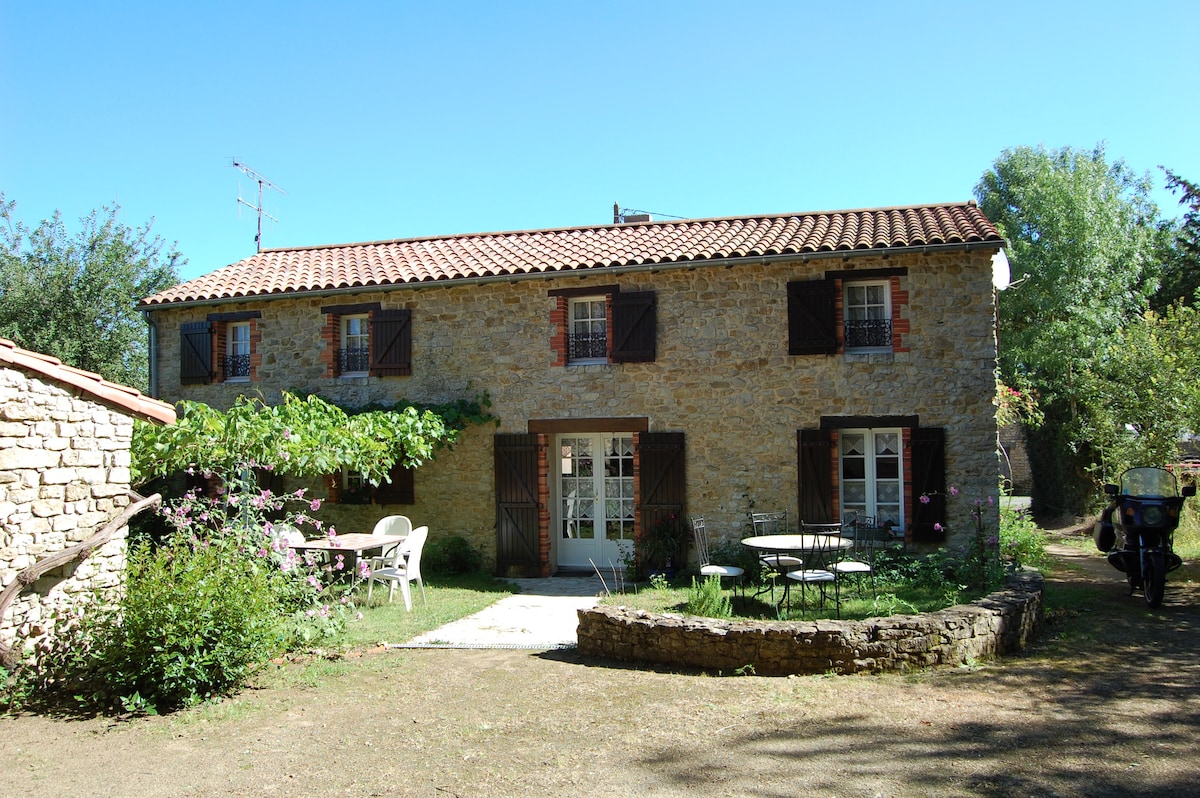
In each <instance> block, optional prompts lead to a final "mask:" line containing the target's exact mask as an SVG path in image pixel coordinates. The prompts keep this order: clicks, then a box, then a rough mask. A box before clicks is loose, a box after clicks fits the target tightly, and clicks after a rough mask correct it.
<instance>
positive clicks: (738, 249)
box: [140, 202, 1004, 308]
mask: <svg viewBox="0 0 1200 798" xmlns="http://www.w3.org/2000/svg"><path fill="white" fill-rule="evenodd" d="M972 244H980V245H986V244H995V245H996V246H997V247H1001V246H1003V244H1004V241H1003V238H1002V237H1001V236H1000V234H999V233H998V232H997V230H996V228H995V227H994V226H993V225H992V223H991V222H989V221H988V220H987V218H986V217H985V216H984V215H983V212H982V211H980V210H979V208H978V207H977V206H976V205H975V203H974V202H965V203H952V204H942V205H914V206H906V207H896V208H869V209H863V210H847V211H821V212H813V213H796V214H780V215H768V216H731V217H724V218H718V219H684V220H672V221H650V222H638V223H633V224H613V225H602V226H593V227H567V228H557V229H549V230H520V231H512V232H500V233H471V234H464V235H447V236H435V237H432V238H404V239H395V240H391V241H370V242H366V243H358V244H331V245H324V246H315V247H298V248H286V249H268V250H264V251H263V252H260V253H258V254H256V255H253V256H251V257H249V258H246V259H244V260H241V261H238V262H237V263H234V264H232V265H230V266H226V267H224V268H222V269H217V270H216V271H214V272H211V273H209V274H206V275H204V276H203V277H198V278H196V279H195V280H190V281H188V282H186V283H182V284H180V285H177V286H174V287H172V288H169V289H167V290H166V291H163V292H161V293H158V294H155V295H153V296H150V297H147V298H145V299H143V300H142V301H141V303H140V306H141V307H143V308H147V307H152V306H161V305H170V304H175V303H190V302H206V301H208V302H211V301H218V300H227V299H239V298H252V297H269V296H278V295H282V294H293V293H301V292H325V291H338V290H347V289H354V288H369V287H376V286H393V285H404V284H412V283H428V282H437V281H455V280H478V279H486V278H497V277H510V278H511V277H514V276H533V275H538V274H548V273H555V272H579V271H589V270H596V269H605V268H621V267H634V266H643V265H664V266H665V265H670V264H685V263H686V264H695V265H703V264H704V263H705V262H706V261H728V260H730V259H738V258H758V257H777V256H788V255H798V256H803V255H805V254H812V255H817V254H820V253H837V252H844V253H846V254H847V255H859V254H871V253H878V252H891V251H895V250H905V249H913V248H941V247H961V246H969V245H972Z"/></svg>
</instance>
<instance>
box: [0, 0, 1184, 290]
mask: <svg viewBox="0 0 1200 798" xmlns="http://www.w3.org/2000/svg"><path fill="white" fill-rule="evenodd" d="M1137 5H1142V7H1140V8H1134V6H1135V4H1133V3H1127V2H1126V3H1115V2H1107V1H1106V0H1105V1H1101V2H1090V3H1083V2H1080V3H1075V2H1064V3H1051V2H1048V0H1044V1H1043V2H1030V3H1026V2H1009V3H965V2H958V3H921V2H912V3H896V2H887V3H884V2H879V3H875V2H857V3H845V4H839V3H824V2H823V3H816V2H813V3H809V2H798V1H797V2H758V3H753V2H751V3H743V4H735V3H728V2H707V1H705V0H696V1H694V2H656V1H655V0H642V2H636V3H629V2H625V3H614V2H582V1H581V2H556V3H552V2H521V0H512V1H511V2H504V3H501V2H420V3H410V2H394V3H353V2H348V3H345V4H334V3H329V2H320V3H308V2H288V3H283V2H280V3H262V2H252V1H251V0H245V1H244V2H204V3H192V4H184V3H175V2H161V0H160V2H153V3H149V2H147V3H141V2H120V1H119V0H118V2H111V3H100V2H89V3H84V2H77V3H72V2H54V0H42V1H41V2H25V0H19V1H18V0H0V74H2V75H3V79H2V80H0V99H2V104H0V108H2V109H3V110H2V111H0V191H2V192H4V194H5V195H6V197H7V199H9V200H16V202H17V214H16V215H17V217H18V218H19V219H21V220H23V221H24V222H26V223H27V224H30V225H33V224H36V223H37V222H38V221H39V220H40V219H43V218H45V217H48V216H49V215H51V214H52V213H53V212H54V210H55V209H59V210H61V211H62V213H63V215H64V217H65V219H66V220H67V222H68V225H69V226H70V227H72V229H74V228H76V227H77V220H78V218H79V217H80V216H83V215H85V214H87V213H88V212H89V211H91V210H92V209H94V208H99V207H100V206H102V205H105V204H110V203H113V202H117V203H119V204H120V205H121V208H122V210H121V219H122V221H123V222H124V223H126V224H127V225H130V226H137V225H139V224H142V223H144V222H146V221H148V220H149V219H150V218H152V217H153V218H154V231H155V232H157V233H158V234H159V235H161V236H162V237H163V238H165V239H166V240H167V241H168V242H177V243H178V246H179V249H180V251H181V252H182V253H183V255H184V256H185V257H186V258H187V259H188V263H187V264H186V265H185V266H183V268H182V270H181V272H182V276H183V277H184V278H191V277H196V276H198V275H200V274H203V273H205V272H209V271H212V270H213V269H216V268H219V267H221V266H223V265H226V264H228V263H232V262H234V261H237V260H239V259H241V258H243V257H247V256H249V255H252V254H253V253H254V247H255V245H254V235H255V226H256V221H255V215H254V213H253V212H252V211H250V210H248V209H247V208H246V207H244V206H239V204H238V197H239V195H240V196H241V197H242V198H244V199H246V200H248V201H250V202H252V203H254V202H256V201H257V196H256V192H257V185H256V184H255V183H254V182H252V181H251V180H250V179H248V178H247V177H246V176H245V175H244V174H243V173H241V172H240V171H238V170H237V169H235V168H233V167H232V166H231V160H232V158H234V157H236V158H237V159H238V160H239V161H241V162H244V163H245V164H248V165H249V166H250V167H252V168H253V169H254V170H256V171H257V172H259V173H260V174H262V175H264V176H265V177H266V178H268V179H269V180H271V181H272V182H273V183H275V184H276V185H278V186H279V187H281V188H282V189H283V190H284V191H286V192H287V193H286V195H284V194H280V193H277V192H272V191H269V190H268V191H267V193H266V195H265V196H264V205H265V207H266V210H267V212H269V213H270V214H271V215H272V216H275V217H276V218H278V220H279V221H278V222H273V221H270V220H264V222H263V245H264V247H279V246H303V245H313V244H327V243H340V242H349V241H369V240H377V239H390V238H405V237H411V236H427V235H439V234H446V233H466V232H480V231H493V230H513V229H530V228H542V227H558V226H573V225H591V224H606V223H608V222H611V220H612V206H613V203H614V202H617V203H620V205H621V206H622V207H626V208H632V209H639V210H649V211H653V212H656V213H659V214H669V215H673V216H686V217H702V216H728V215H742V214H752V213H780V212H789V211H805V210H828V209H839V208H860V207H873V206H886V205H905V204H919V203H928V202H945V201H955V200H966V199H969V198H970V197H971V196H972V193H973V189H974V186H975V184H976V183H977V182H978V180H979V178H980V176H981V175H982V174H983V173H984V172H985V171H986V170H987V169H988V168H989V167H990V166H991V164H992V163H993V162H994V161H995V159H996V158H997V157H998V156H999V155H1000V153H1001V151H1002V150H1004V149H1005V148H1009V147H1016V146H1021V145H1030V146H1036V145H1044V146H1046V147H1047V148H1052V149H1053V148H1058V147H1063V146H1071V147H1092V146H1094V145H1095V144H1097V143H1098V142H1102V141H1103V142H1106V143H1107V151H1108V154H1109V157H1110V159H1116V158H1123V159H1124V160H1125V161H1126V162H1127V163H1128V165H1129V166H1130V167H1131V168H1132V169H1133V170H1134V171H1135V172H1138V173H1142V172H1146V171H1151V172H1152V173H1153V177H1154V180H1155V183H1156V185H1158V186H1159V187H1161V185H1162V176H1161V172H1159V171H1158V169H1157V167H1158V165H1159V164H1164V165H1166V166H1167V167H1169V168H1171V169H1173V170H1175V171H1176V172H1178V173H1180V174H1182V175H1183V176H1184V177H1187V178H1189V179H1191V180H1193V181H1200V134H1198V133H1197V131H1200V88H1198V87H1200V80H1198V78H1200V74H1197V73H1198V71H1200V68H1198V67H1197V61H1196V59H1195V58H1194V57H1193V56H1192V55H1191V53H1193V52H1194V49H1195V46H1196V42H1197V40H1198V39H1200V36H1198V34H1200V3H1195V2H1194V0H1191V1H1190V2H1150V3H1146V4H1137ZM1155 199H1156V200H1157V201H1158V202H1159V205H1160V207H1161V208H1162V209H1163V210H1164V211H1165V212H1166V213H1167V214H1168V215H1171V216H1175V215H1177V214H1178V205H1177V204H1176V203H1177V200H1176V198H1173V197H1172V196H1171V195H1170V194H1168V193H1166V192H1165V191H1164V190H1161V188H1160V190H1159V191H1157V192H1156V195H1155Z"/></svg>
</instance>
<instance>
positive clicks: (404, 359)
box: [321, 302, 412, 377]
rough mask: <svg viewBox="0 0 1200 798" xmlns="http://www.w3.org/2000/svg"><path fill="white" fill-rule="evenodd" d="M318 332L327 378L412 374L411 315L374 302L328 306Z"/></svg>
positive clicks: (406, 311)
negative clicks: (322, 346)
mask: <svg viewBox="0 0 1200 798" xmlns="http://www.w3.org/2000/svg"><path fill="white" fill-rule="evenodd" d="M321 312H322V313H324V314H326V320H325V326H324V328H323V330H322V332H321V339H322V341H323V342H324V349H323V350H322V354H321V360H322V362H323V363H324V364H325V368H326V372H325V373H326V375H327V376H330V377H338V376H347V377H366V376H371V377H397V376H407V375H410V374H412V311H411V310H409V309H407V308H397V309H385V308H382V307H380V305H379V303H378V302H364V303H360V304H357V305H329V306H326V307H323V308H321Z"/></svg>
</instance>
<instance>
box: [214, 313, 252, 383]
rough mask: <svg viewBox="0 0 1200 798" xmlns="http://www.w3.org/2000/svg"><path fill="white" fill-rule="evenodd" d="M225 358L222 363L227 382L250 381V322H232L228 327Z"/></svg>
mask: <svg viewBox="0 0 1200 798" xmlns="http://www.w3.org/2000/svg"><path fill="white" fill-rule="evenodd" d="M226 336H227V337H226V342H225V357H224V359H223V361H222V363H221V365H222V368H223V370H224V372H225V382H249V381H250V322H248V321H237V322H230V323H229V324H228V325H227V326H226Z"/></svg>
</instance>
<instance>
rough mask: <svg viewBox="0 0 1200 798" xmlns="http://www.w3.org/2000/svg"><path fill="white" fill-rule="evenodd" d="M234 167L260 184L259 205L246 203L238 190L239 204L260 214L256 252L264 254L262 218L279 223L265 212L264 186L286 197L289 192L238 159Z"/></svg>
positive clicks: (255, 238)
mask: <svg viewBox="0 0 1200 798" xmlns="http://www.w3.org/2000/svg"><path fill="white" fill-rule="evenodd" d="M233 165H234V166H235V167H237V168H238V169H241V170H242V171H243V172H245V173H246V176H247V177H249V178H250V179H251V180H254V181H256V182H257V183H258V204H257V205H251V204H250V203H249V202H246V201H245V200H244V199H242V197H241V193H242V192H241V189H238V204H239V205H245V206H246V207H247V208H249V209H250V210H252V211H256V212H257V213H258V234H257V235H255V236H254V251H255V252H262V218H263V217H264V216H266V217H267V218H268V219H270V220H271V221H272V222H278V221H279V220H278V219H276V218H275V217H274V216H272V215H271V214H269V213H267V212H266V211H264V210H263V198H262V194H263V186H266V187H267V188H273V189H275V190H276V191H278V192H279V193H280V194H283V195H284V196H285V197H286V196H287V192H286V191H284V190H283V189H281V188H280V187H279V186H277V185H275V184H274V183H272V182H271V181H270V180H267V179H266V178H265V177H263V176H262V175H260V174H259V173H258V172H256V171H254V170H253V169H251V168H250V167H249V166H246V164H244V163H240V162H239V161H238V159H237V158H236V157H235V158H233Z"/></svg>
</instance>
